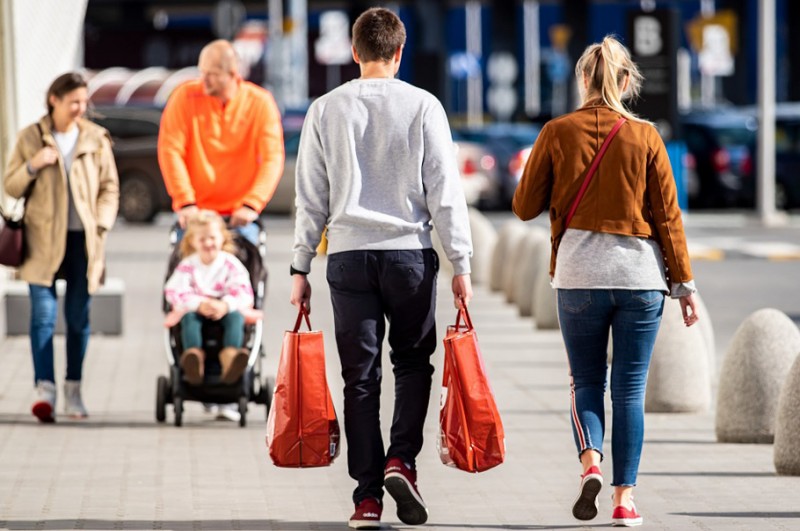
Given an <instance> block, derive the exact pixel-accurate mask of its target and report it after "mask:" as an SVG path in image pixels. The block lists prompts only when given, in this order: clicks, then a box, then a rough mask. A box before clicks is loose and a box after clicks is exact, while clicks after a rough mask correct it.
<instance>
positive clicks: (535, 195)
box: [511, 124, 553, 221]
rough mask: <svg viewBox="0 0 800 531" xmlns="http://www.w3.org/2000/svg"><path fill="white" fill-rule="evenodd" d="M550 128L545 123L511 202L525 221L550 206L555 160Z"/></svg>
mask: <svg viewBox="0 0 800 531" xmlns="http://www.w3.org/2000/svg"><path fill="white" fill-rule="evenodd" d="M550 129H551V127H549V124H545V126H544V127H543V128H542V131H541V132H540V133H539V137H538V138H537V139H536V142H535V143H534V144H533V149H531V154H530V156H529V157H528V162H527V163H526V164H525V170H524V171H523V173H522V178H521V179H520V181H519V185H518V186H517V190H516V191H515V192H514V199H513V200H512V202H511V210H513V211H514V214H516V215H517V217H518V218H519V219H521V220H523V221H527V220H529V219H533V218H535V217H536V216H538V215H539V214H541V213H542V212H544V211H545V210H547V209H548V208H549V206H550V194H551V193H552V189H553V162H552V159H551V158H550V153H549V146H550Z"/></svg>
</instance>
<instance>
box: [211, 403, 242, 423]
mask: <svg viewBox="0 0 800 531" xmlns="http://www.w3.org/2000/svg"><path fill="white" fill-rule="evenodd" d="M241 418H242V416H241V415H240V414H239V405H238V404H219V409H218V410H217V420H230V421H231V422H239V419H241Z"/></svg>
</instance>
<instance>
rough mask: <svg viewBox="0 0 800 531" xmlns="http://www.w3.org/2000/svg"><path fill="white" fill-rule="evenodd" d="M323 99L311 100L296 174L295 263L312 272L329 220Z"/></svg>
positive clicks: (328, 188) (302, 133)
mask: <svg viewBox="0 0 800 531" xmlns="http://www.w3.org/2000/svg"><path fill="white" fill-rule="evenodd" d="M319 107H320V100H317V101H315V102H314V103H312V104H311V107H310V108H309V110H308V115H307V116H306V119H305V121H304V122H303V129H302V131H301V132H300V147H299V150H298V154H297V170H296V178H295V192H296V199H295V205H296V207H297V212H296V215H295V226H294V227H295V228H294V248H293V250H294V257H293V259H292V267H294V268H295V269H296V270H298V271H303V272H306V273H308V272H310V271H311V260H313V258H314V257H315V256H316V255H317V246H318V245H319V242H320V240H321V239H322V230H323V229H324V227H325V223H327V220H328V214H329V208H328V199H329V197H330V183H329V181H328V172H327V168H326V166H325V152H324V150H323V148H322V140H321V138H320V134H319V127H320V109H319Z"/></svg>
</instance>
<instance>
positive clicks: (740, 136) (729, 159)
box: [681, 109, 757, 208]
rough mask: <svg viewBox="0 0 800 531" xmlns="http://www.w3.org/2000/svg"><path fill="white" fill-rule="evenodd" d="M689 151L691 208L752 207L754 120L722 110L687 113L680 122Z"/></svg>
mask: <svg viewBox="0 0 800 531" xmlns="http://www.w3.org/2000/svg"><path fill="white" fill-rule="evenodd" d="M681 127H682V131H683V139H684V141H685V142H686V147H687V150H688V152H689V155H690V156H689V157H687V166H688V168H689V170H690V171H689V172H688V174H687V176H688V177H689V182H687V187H686V188H687V192H688V199H689V207H690V208H721V207H736V206H752V197H749V196H750V195H751V194H750V190H752V189H753V146H754V145H755V138H756V129H757V123H756V120H755V119H754V118H753V117H752V116H751V115H749V114H747V113H744V112H741V111H738V110H733V109H723V110H714V111H702V112H693V113H689V114H686V115H684V116H683V117H682V119H681Z"/></svg>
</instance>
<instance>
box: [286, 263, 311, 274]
mask: <svg viewBox="0 0 800 531" xmlns="http://www.w3.org/2000/svg"><path fill="white" fill-rule="evenodd" d="M289 274H290V275H307V274H308V271H300V270H299V269H295V268H294V266H293V265H290V266H289Z"/></svg>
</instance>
